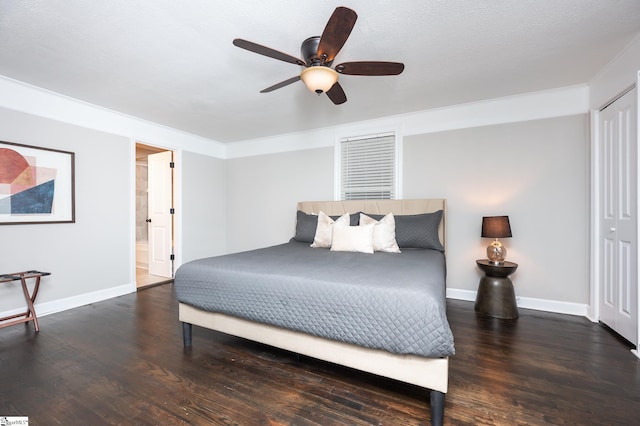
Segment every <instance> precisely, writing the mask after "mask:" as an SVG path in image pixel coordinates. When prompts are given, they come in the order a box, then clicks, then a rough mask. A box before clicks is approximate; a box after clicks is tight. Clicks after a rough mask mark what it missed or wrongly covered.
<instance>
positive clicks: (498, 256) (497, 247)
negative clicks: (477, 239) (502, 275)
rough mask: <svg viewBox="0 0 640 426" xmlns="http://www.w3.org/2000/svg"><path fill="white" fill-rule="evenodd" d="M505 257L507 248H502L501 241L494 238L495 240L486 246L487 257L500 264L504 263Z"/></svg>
mask: <svg viewBox="0 0 640 426" xmlns="http://www.w3.org/2000/svg"><path fill="white" fill-rule="evenodd" d="M505 257H507V249H506V248H504V246H503V245H502V243H501V242H500V241H498V239H497V238H496V240H495V241H493V242H492V243H491V244H489V246H488V247H487V258H488V259H489V261H490V262H491V263H493V264H495V265H502V264H504V258H505Z"/></svg>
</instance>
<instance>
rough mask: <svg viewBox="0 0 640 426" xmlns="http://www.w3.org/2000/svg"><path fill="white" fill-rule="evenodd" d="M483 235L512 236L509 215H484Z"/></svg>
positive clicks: (486, 236) (487, 236)
mask: <svg viewBox="0 0 640 426" xmlns="http://www.w3.org/2000/svg"><path fill="white" fill-rule="evenodd" d="M481 237H483V238H509V237H511V224H509V216H486V217H483V218H482V235H481Z"/></svg>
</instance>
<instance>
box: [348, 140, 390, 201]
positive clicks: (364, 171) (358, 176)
mask: <svg viewBox="0 0 640 426" xmlns="http://www.w3.org/2000/svg"><path fill="white" fill-rule="evenodd" d="M396 151H397V150H396V135H395V133H385V134H378V135H370V136H362V137H352V138H343V139H340V149H339V159H338V167H337V170H338V171H339V176H338V182H339V184H338V187H339V188H338V192H339V193H338V194H337V195H338V198H339V199H340V200H364V199H378V200H388V199H394V198H396V196H398V195H399V194H398V191H397V179H396V175H397V161H396V159H397V152H396Z"/></svg>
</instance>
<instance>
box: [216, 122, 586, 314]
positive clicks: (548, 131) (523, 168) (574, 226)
mask: <svg viewBox="0 0 640 426" xmlns="http://www.w3.org/2000/svg"><path fill="white" fill-rule="evenodd" d="M587 153H588V139H587V118H586V116H584V115H579V116H570V117H561V118H554V119H546V120H537V121H527V122H521V123H513V124H503V125H495V126H487V127H478V128H470V129H465V130H455V131H448V132H441V133H432V134H421V135H414V136H408V137H405V138H404V142H403V164H404V173H403V198H447V199H448V206H449V220H448V227H447V228H448V268H449V273H448V287H449V288H453V289H460V290H463V291H464V290H468V291H475V290H476V289H477V285H478V281H479V278H480V272H479V271H478V270H477V268H476V265H475V259H479V258H484V257H486V256H485V247H486V246H487V245H488V243H489V241H488V240H486V239H481V238H480V224H481V220H482V216H485V215H502V214H506V215H509V216H510V219H511V224H512V228H513V234H514V237H513V238H511V239H505V240H504V244H505V246H506V247H507V248H508V259H511V260H512V261H515V262H517V263H518V264H519V265H520V268H519V270H518V272H516V274H515V275H514V276H513V279H514V282H515V283H516V284H515V285H516V294H517V295H518V296H524V297H529V298H539V299H549V300H556V301H565V302H573V303H581V304H585V303H588V281H587V271H588V262H587V258H588V256H587V253H588V240H587V235H588V211H589V210H588V158H587ZM333 169H334V159H333V149H332V148H322V149H314V150H304V151H294V152H287V153H282V154H269V155H260V156H255V157H245V158H238V159H233V160H229V161H228V162H227V191H228V192H227V193H228V196H227V202H228V210H227V211H228V215H227V241H228V243H227V246H228V249H229V251H230V252H233V251H239V250H245V249H251V248H257V247H263V246H267V245H270V244H277V243H281V242H284V241H287V240H288V239H289V238H290V237H291V236H292V235H293V231H294V223H295V204H296V202H297V201H301V200H310V199H316V200H317V199H326V200H331V199H333V188H334V186H333V185H334V177H333Z"/></svg>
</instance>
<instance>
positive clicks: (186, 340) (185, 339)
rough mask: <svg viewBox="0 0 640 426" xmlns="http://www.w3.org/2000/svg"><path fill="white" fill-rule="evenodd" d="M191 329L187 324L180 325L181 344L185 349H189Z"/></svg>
mask: <svg viewBox="0 0 640 426" xmlns="http://www.w3.org/2000/svg"><path fill="white" fill-rule="evenodd" d="M191 329H192V326H191V324H189V323H188V322H183V323H182V343H183V344H184V347H185V348H190V347H191Z"/></svg>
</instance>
